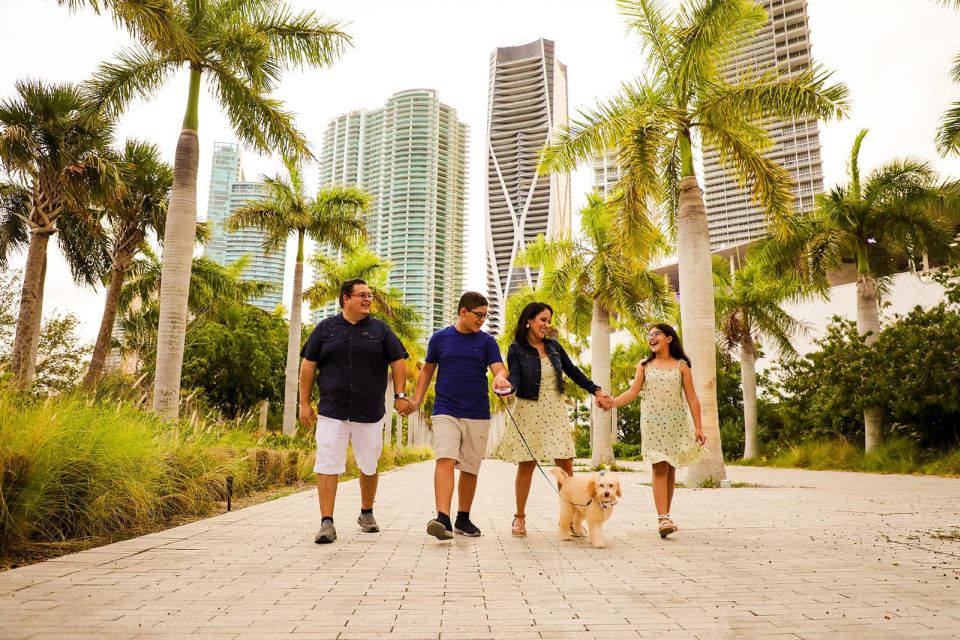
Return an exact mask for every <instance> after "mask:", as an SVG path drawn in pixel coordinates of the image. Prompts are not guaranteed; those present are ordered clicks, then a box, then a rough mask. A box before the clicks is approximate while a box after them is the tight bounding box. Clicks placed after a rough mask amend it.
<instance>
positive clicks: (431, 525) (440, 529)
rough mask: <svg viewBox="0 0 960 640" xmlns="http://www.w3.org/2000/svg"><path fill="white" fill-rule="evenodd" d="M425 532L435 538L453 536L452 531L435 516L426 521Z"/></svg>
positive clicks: (442, 538) (444, 538)
mask: <svg viewBox="0 0 960 640" xmlns="http://www.w3.org/2000/svg"><path fill="white" fill-rule="evenodd" d="M427 533H429V534H430V535H432V536H433V537H434V538H436V539H437V540H450V539H451V538H453V531H451V530H450V529H447V525H445V524H443V523H442V522H440V521H439V520H437V519H436V518H434V519H433V520H431V521H430V522H428V523H427Z"/></svg>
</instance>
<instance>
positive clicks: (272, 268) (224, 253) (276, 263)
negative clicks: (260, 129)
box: [204, 142, 286, 313]
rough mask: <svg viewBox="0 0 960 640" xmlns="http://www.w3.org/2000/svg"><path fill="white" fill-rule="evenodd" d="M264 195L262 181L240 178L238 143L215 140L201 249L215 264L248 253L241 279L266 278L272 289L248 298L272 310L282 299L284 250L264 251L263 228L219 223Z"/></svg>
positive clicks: (264, 280) (234, 260)
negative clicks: (208, 233)
mask: <svg viewBox="0 0 960 640" xmlns="http://www.w3.org/2000/svg"><path fill="white" fill-rule="evenodd" d="M264 197H265V193H264V189H263V183H260V182H247V181H244V179H243V171H242V169H241V168H240V145H237V144H231V143H225V142H217V143H215V145H214V151H213V169H212V170H211V174H210V193H209V195H208V197H207V221H208V222H209V223H210V226H211V230H210V231H211V238H210V242H209V243H207V246H206V248H205V249H204V253H205V255H206V256H207V257H208V258H210V259H211V260H213V261H214V262H216V263H217V264H221V265H224V266H227V265H230V264H233V263H234V262H236V261H237V260H239V259H240V258H241V257H243V256H245V255H248V256H250V263H249V264H248V265H247V267H246V269H244V270H243V275H242V277H243V279H244V280H250V281H257V282H266V283H268V284H270V285H273V289H272V290H270V291H268V292H267V293H265V294H264V295H262V296H260V297H257V298H252V299H250V300H249V301H248V302H249V303H250V304H252V305H254V306H256V307H260V308H261V309H263V310H265V311H269V312H271V313H272V312H273V311H274V310H275V309H276V308H277V305H279V304H280V303H281V302H282V300H283V278H284V269H285V266H286V256H285V255H284V253H285V252H283V251H278V252H276V253H271V254H268V253H265V252H264V250H263V232H262V231H260V230H259V229H256V228H253V227H247V228H243V229H240V230H239V231H235V232H228V231H227V230H226V229H225V228H224V226H223V224H224V221H225V220H226V219H227V218H228V217H229V216H230V214H231V213H233V212H234V211H236V210H237V209H239V208H240V207H242V206H243V205H244V204H246V203H247V201H249V200H260V199H263V198H264Z"/></svg>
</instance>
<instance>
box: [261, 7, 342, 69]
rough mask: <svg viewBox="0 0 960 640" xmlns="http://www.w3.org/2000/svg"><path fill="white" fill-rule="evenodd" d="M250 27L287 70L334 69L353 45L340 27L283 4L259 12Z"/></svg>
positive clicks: (310, 13) (312, 13)
mask: <svg viewBox="0 0 960 640" xmlns="http://www.w3.org/2000/svg"><path fill="white" fill-rule="evenodd" d="M250 24H251V26H252V27H253V28H254V29H255V30H256V32H257V33H260V34H263V35H264V36H265V37H266V39H267V42H269V44H270V48H271V50H272V52H273V55H274V56H275V57H276V58H277V59H278V61H279V62H280V64H281V65H282V67H283V68H285V69H290V68H302V67H305V66H311V67H326V66H330V65H331V64H333V63H334V61H336V59H337V58H339V57H340V55H341V54H342V53H343V51H344V49H345V48H346V47H347V46H350V45H351V43H352V41H351V38H350V36H349V35H347V33H346V32H344V31H343V30H342V29H341V25H340V24H339V23H337V22H326V23H323V22H320V21H319V20H318V18H317V15H316V13H314V12H313V11H305V12H300V13H297V12H295V11H293V9H291V8H290V7H289V6H288V5H286V4H281V3H277V4H275V5H273V6H270V7H269V8H268V9H264V10H260V11H258V15H257V16H255V17H253V18H252V19H251V21H250Z"/></svg>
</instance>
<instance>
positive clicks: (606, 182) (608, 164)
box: [590, 151, 620, 198]
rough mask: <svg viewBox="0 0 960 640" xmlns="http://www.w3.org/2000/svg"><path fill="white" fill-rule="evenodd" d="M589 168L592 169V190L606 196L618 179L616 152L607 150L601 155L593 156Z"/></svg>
mask: <svg viewBox="0 0 960 640" xmlns="http://www.w3.org/2000/svg"><path fill="white" fill-rule="evenodd" d="M590 168H591V169H593V190H594V191H596V192H597V193H599V194H600V195H601V196H603V197H604V198H606V197H608V196H609V195H610V193H611V192H612V191H613V188H614V187H615V186H616V184H617V181H618V180H619V179H620V167H619V165H618V164H617V152H616V151H608V152H607V153H605V154H603V155H595V156H593V160H592V161H591V163H590Z"/></svg>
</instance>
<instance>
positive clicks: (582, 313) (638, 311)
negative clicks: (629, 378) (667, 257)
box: [516, 193, 673, 466]
mask: <svg viewBox="0 0 960 640" xmlns="http://www.w3.org/2000/svg"><path fill="white" fill-rule="evenodd" d="M619 231H620V229H618V228H616V227H615V226H614V218H613V216H612V215H611V212H610V208H609V206H608V204H607V203H606V202H605V201H604V200H603V199H602V198H601V197H600V196H599V195H597V194H595V193H594V194H590V195H588V196H587V205H586V206H585V207H584V208H583V209H581V210H580V236H581V237H580V238H579V239H577V240H573V241H569V240H568V241H556V242H547V241H546V240H545V239H544V237H543V236H542V235H541V236H538V237H537V239H536V240H535V241H534V242H532V243H530V244H528V245H527V246H526V248H525V249H524V250H523V251H522V252H521V253H520V254H519V255H518V256H517V258H516V263H517V264H519V265H523V266H529V267H538V268H543V269H544V271H543V275H542V276H541V278H542V280H541V282H542V285H541V286H542V287H543V289H544V291H545V292H546V293H547V295H549V296H551V297H553V298H554V299H558V300H564V301H565V302H564V308H565V309H567V311H568V313H567V326H568V328H569V329H570V330H571V331H572V333H573V334H574V335H578V336H585V335H587V334H589V335H590V366H591V375H592V377H593V381H594V382H596V383H597V384H598V385H600V387H601V388H603V389H604V390H606V391H608V392H609V391H610V316H611V315H612V314H615V313H619V314H623V315H625V316H628V317H630V318H631V319H632V320H633V321H634V322H636V323H637V324H644V323H647V322H649V321H650V319H651V318H658V319H659V318H663V317H664V316H665V315H666V312H667V310H668V309H669V308H670V306H671V305H672V304H673V291H672V290H671V289H670V287H669V286H668V284H667V281H666V279H665V278H664V277H663V276H659V275H656V274H654V273H652V272H651V271H650V270H649V265H648V261H649V260H650V258H651V256H652V255H653V254H654V252H655V251H656V249H657V246H658V241H659V237H660V233H659V231H658V230H657V229H656V228H655V227H653V226H651V225H649V224H648V225H647V226H646V228H645V229H644V235H642V236H641V235H640V234H639V233H638V230H634V234H633V237H632V239H631V242H632V246H633V249H634V251H626V250H625V249H626V248H627V245H626V244H625V243H624V242H623V240H622V238H620V237H619V233H618V232H619ZM611 420H612V415H611V413H610V412H607V411H602V410H601V409H600V408H599V407H594V411H593V420H592V424H593V428H594V433H593V437H592V438H591V440H592V443H593V452H592V459H591V463H592V464H593V465H594V466H596V465H600V464H612V463H613V462H614V461H615V459H614V455H613V427H612V422H611Z"/></svg>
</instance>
